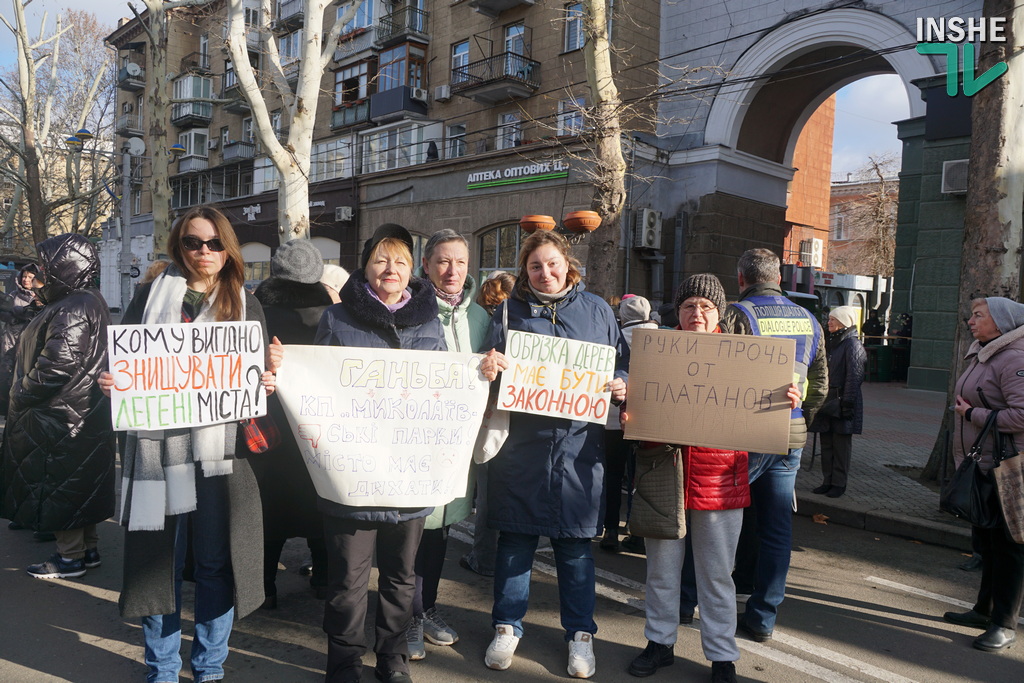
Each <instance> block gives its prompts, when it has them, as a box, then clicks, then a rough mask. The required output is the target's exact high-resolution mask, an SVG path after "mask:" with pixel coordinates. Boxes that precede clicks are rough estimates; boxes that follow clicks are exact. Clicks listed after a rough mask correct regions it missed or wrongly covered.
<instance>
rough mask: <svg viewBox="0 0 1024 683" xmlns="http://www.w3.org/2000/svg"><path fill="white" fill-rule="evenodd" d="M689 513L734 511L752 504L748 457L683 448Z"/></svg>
mask: <svg viewBox="0 0 1024 683" xmlns="http://www.w3.org/2000/svg"><path fill="white" fill-rule="evenodd" d="M682 452H683V475H684V481H685V486H686V509H687V510H733V509H736V508H745V507H747V506H748V505H750V481H749V479H748V477H747V454H746V452H744V451H722V450H718V449H716V448H704V447H703V446H683V447H682Z"/></svg>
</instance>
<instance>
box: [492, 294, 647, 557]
mask: <svg viewBox="0 0 1024 683" xmlns="http://www.w3.org/2000/svg"><path fill="white" fill-rule="evenodd" d="M518 292H519V290H518V288H517V293H516V294H514V295H513V298H510V299H507V300H505V301H504V302H503V303H502V304H501V305H500V306H498V310H497V311H495V314H494V317H493V318H492V320H491V326H490V328H489V329H488V334H487V343H486V344H485V345H484V348H486V349H490V348H496V349H498V350H499V351H504V350H505V332H504V330H503V329H502V306H508V326H509V329H512V330H522V331H524V332H534V333H537V334H546V335H551V336H554V337H561V338H566V339H578V340H581V341H588V342H593V343H596V344H607V345H608V346H614V347H616V348H617V349H618V358H617V362H616V371H615V376H616V377H621V378H623V379H625V377H626V369H627V368H628V367H629V346H628V345H627V344H626V341H625V339H624V338H623V337H622V333H621V332H620V330H619V326H618V324H617V323H616V321H615V315H614V314H613V313H612V309H611V307H610V306H609V305H608V304H607V303H605V301H604V300H602V299H601V298H599V297H597V296H594V295H593V294H590V293H588V292H584V291H583V286H582V285H576V286H575V287H573V288H572V289H571V290H570V291H569V294H567V295H566V296H565V298H564V299H562V300H561V301H559V302H557V303H555V304H551V305H547V306H545V305H543V304H541V303H540V302H539V301H538V300H537V299H535V298H534V296H533V294H532V292H528V293H527V294H525V300H524V299H523V298H521V297H522V296H523V295H521V294H519V293H518ZM510 418H511V419H510V424H509V435H508V439H507V440H506V441H505V445H504V446H503V447H502V449H501V451H500V452H499V453H498V455H497V456H495V458H494V459H493V460H492V461H491V462H490V464H489V466H488V467H489V471H488V475H487V481H488V488H487V494H488V511H487V525H488V526H489V527H491V528H493V529H499V530H501V531H511V532H515V533H521V534H532V535H538V536H548V537H551V538H591V537H593V536H597V535H599V534H600V533H601V522H602V520H603V519H604V496H603V495H602V490H603V488H604V438H605V435H604V425H603V424H593V423H590V422H581V421H576V420H568V419H564V418H558V417H548V416H544V415H528V414H525V413H511V415H510Z"/></svg>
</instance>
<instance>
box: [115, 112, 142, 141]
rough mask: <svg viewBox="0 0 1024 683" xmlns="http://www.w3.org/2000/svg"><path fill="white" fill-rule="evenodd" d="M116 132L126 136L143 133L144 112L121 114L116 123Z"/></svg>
mask: <svg viewBox="0 0 1024 683" xmlns="http://www.w3.org/2000/svg"><path fill="white" fill-rule="evenodd" d="M114 132H115V133H116V134H117V135H120V136H122V137H126V138H130V137H132V136H134V135H142V134H143V130H142V114H121V115H120V116H118V117H117V121H116V122H115V124H114Z"/></svg>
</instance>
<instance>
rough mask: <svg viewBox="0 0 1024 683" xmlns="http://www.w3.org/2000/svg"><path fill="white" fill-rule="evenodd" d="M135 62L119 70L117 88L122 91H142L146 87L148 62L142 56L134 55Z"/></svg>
mask: <svg viewBox="0 0 1024 683" xmlns="http://www.w3.org/2000/svg"><path fill="white" fill-rule="evenodd" d="M132 58H133V60H135V61H131V62H128V64H127V65H126V66H123V67H121V68H120V69H118V70H117V87H118V88H120V89H121V90H142V89H143V88H145V87H146V61H145V60H144V59H143V58H142V55H132Z"/></svg>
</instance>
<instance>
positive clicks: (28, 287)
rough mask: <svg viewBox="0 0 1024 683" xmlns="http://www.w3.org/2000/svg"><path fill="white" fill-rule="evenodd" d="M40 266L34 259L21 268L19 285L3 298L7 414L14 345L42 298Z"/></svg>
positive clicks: (0, 375)
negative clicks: (39, 293)
mask: <svg viewBox="0 0 1024 683" xmlns="http://www.w3.org/2000/svg"><path fill="white" fill-rule="evenodd" d="M38 272H39V269H38V268H37V267H36V265H35V264H34V263H30V264H28V265H27V266H24V267H22V269H21V270H19V271H18V281H17V283H16V285H17V287H16V289H15V292H14V294H13V296H9V297H7V296H4V297H3V299H4V301H3V302H0V322H2V323H4V325H3V334H2V335H0V413H2V414H4V415H6V414H7V401H8V399H9V398H10V394H11V375H12V374H13V373H14V354H15V347H17V345H18V337H20V336H21V332H22V330H24V329H25V326H26V325H28V323H29V321H30V320H32V318H34V317H35V316H36V313H38V312H39V309H41V308H42V307H43V302H42V301H40V300H39V299H38V298H37V297H36V292H35V286H34V282H35V278H36V274H37V273H38Z"/></svg>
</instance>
